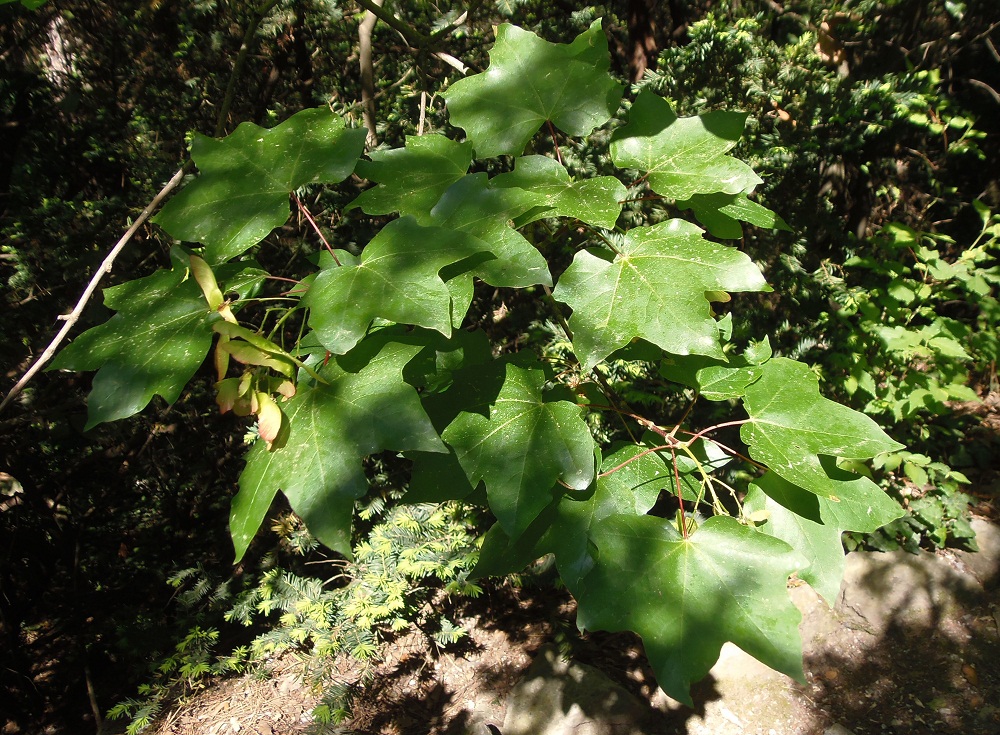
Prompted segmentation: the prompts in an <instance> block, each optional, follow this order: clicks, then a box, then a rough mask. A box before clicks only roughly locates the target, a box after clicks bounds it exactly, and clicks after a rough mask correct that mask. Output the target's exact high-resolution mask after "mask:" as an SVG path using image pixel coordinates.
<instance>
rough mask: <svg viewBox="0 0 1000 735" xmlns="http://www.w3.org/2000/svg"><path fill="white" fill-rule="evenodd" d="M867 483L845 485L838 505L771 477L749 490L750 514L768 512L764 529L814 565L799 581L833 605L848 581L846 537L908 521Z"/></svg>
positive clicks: (893, 503)
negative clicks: (896, 521) (900, 519)
mask: <svg viewBox="0 0 1000 735" xmlns="http://www.w3.org/2000/svg"><path fill="white" fill-rule="evenodd" d="M866 480H867V478H858V479H857V480H855V481H853V482H845V483H843V484H841V485H840V487H839V490H838V492H839V494H838V498H839V500H838V501H837V502H834V501H832V500H829V499H827V498H823V497H820V496H818V495H815V494H814V493H810V492H808V491H806V490H803V489H802V488H800V487H797V486H796V485H793V484H792V483H790V482H788V481H787V480H783V479H781V477H780V476H778V475H777V474H775V473H774V472H768V473H767V474H765V475H764V476H763V477H759V478H758V479H756V480H755V481H754V482H753V483H751V485H750V491H749V492H748V493H747V496H746V499H745V500H744V501H743V510H744V512H745V513H752V512H754V511H764V512H765V513H766V515H767V520H766V521H765V522H764V523H763V524H762V525H761V526H760V527H759V528H760V530H762V531H763V532H764V533H767V534H770V535H772V536H775V537H777V538H780V539H781V540H782V541H784V542H785V543H787V544H788V545H789V546H791V547H792V548H793V549H795V550H796V551H798V552H799V553H801V554H802V555H803V556H804V557H805V558H806V560H807V561H808V562H809V565H808V566H807V567H805V568H803V569H801V570H800V571H799V573H798V576H799V577H800V578H801V579H802V580H804V581H806V582H808V583H809V584H811V585H812V587H813V589H815V590H816V592H818V593H819V594H820V595H821V596H822V597H823V598H824V599H825V600H826V601H827V602H828V603H829V604H830V605H833V604H834V603H835V602H836V599H837V595H838V594H839V592H840V582H841V580H842V579H843V577H844V565H845V562H844V545H843V544H842V543H841V538H840V537H841V534H842V533H843V532H844V531H858V532H860V533H872V532H874V531H876V530H878V529H879V528H881V527H882V526H884V525H885V524H887V523H891V522H892V521H894V520H896V519H897V518H900V517H902V516H903V509H902V508H901V507H900V505H899V503H897V502H896V501H894V500H893V499H892V498H890V497H889V496H888V495H886V494H885V493H884V492H882V490H881V489H880V488H879V487H878V486H877V485H875V484H874V483H873V482H871V481H870V480H868V481H866Z"/></svg>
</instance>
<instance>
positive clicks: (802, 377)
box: [740, 357, 903, 498]
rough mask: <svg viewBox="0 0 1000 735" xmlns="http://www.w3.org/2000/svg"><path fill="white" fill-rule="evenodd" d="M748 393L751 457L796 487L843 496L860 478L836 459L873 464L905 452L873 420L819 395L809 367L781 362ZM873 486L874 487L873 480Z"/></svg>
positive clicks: (745, 433) (745, 430)
mask: <svg viewBox="0 0 1000 735" xmlns="http://www.w3.org/2000/svg"><path fill="white" fill-rule="evenodd" d="M762 367H763V369H764V375H763V376H762V377H761V378H760V379H759V380H758V381H757V382H755V383H752V384H751V385H749V386H748V387H747V389H746V395H745V396H744V398H743V405H744V407H745V408H746V411H747V413H748V414H749V415H750V421H749V422H748V423H746V424H744V425H743V427H742V428H741V430H740V436H741V438H742V439H743V441H744V443H746V445H747V446H748V447H749V451H750V456H751V457H752V458H753V459H755V460H757V461H758V462H762V463H764V464H765V465H767V467H768V468H770V469H771V470H772V471H773V472H775V473H777V474H778V475H780V476H781V477H783V478H784V479H785V480H788V481H789V482H791V483H792V484H794V485H798V486H799V487H802V488H805V489H806V490H809V491H810V492H813V493H816V494H817V495H822V496H824V497H830V498H834V497H839V495H840V492H841V489H842V488H843V487H844V483H845V482H851V481H853V480H854V479H855V478H857V477H858V476H857V475H854V474H851V473H849V472H845V471H843V470H839V469H838V468H837V467H836V464H835V462H834V459H835V458H839V457H843V458H845V459H867V458H870V457H874V456H875V455H877V454H881V453H882V452H892V451H895V450H897V449H901V448H902V446H903V445H901V444H899V443H898V442H895V441H893V440H892V439H890V438H889V437H888V436H886V434H885V432H884V431H882V429H880V428H879V426H878V424H876V423H875V422H874V421H873V420H872V419H870V418H869V417H868V416H865V415H864V414H861V413H858V412H857V411H854V410H852V409H850V408H848V407H847V406H842V405H840V404H839V403H835V402H834V401H831V400H829V399H827V398H823V397H822V396H821V395H820V394H819V379H818V378H817V377H816V374H815V373H813V372H812V371H811V370H810V369H809V366H808V365H805V364H803V363H800V362H796V361H794V360H789V359H788V358H783V357H778V358H774V359H771V360H769V361H768V362H766V363H764V365H763V366H762ZM868 482H871V481H870V480H869V481H868Z"/></svg>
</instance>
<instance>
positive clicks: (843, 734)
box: [823, 723, 854, 735]
mask: <svg viewBox="0 0 1000 735" xmlns="http://www.w3.org/2000/svg"><path fill="white" fill-rule="evenodd" d="M823 735H854V733H853V732H851V731H850V730H848V729H847V728H846V727H844V726H843V725H838V724H837V723H834V724H832V725H830V727H828V728H826V729H825V730H824V731H823Z"/></svg>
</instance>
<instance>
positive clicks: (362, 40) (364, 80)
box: [358, 0, 383, 148]
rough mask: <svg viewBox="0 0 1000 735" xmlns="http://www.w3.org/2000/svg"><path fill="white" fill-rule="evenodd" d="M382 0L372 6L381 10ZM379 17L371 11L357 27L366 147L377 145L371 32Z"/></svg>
mask: <svg viewBox="0 0 1000 735" xmlns="http://www.w3.org/2000/svg"><path fill="white" fill-rule="evenodd" d="M382 2H383V0H373V3H372V6H373V7H376V8H379V9H381V8H382ZM378 19H379V16H378V15H377V14H376V13H374V12H373V11H371V10H368V11H367V12H365V17H364V19H363V20H362V21H361V25H359V26H358V64H359V66H360V67H361V116H362V118H363V119H364V123H365V128H366V129H367V130H368V147H369V148H374V147H375V146H377V145H378V122H377V119H376V118H377V117H378V110H377V109H376V108H375V64H374V62H373V61H372V31H373V30H375V24H376V23H377V22H378Z"/></svg>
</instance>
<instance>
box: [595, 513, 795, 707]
mask: <svg viewBox="0 0 1000 735" xmlns="http://www.w3.org/2000/svg"><path fill="white" fill-rule="evenodd" d="M591 538H592V540H593V543H594V545H595V546H596V549H597V551H596V559H595V563H594V567H593V569H592V570H591V571H590V572H589V573H588V574H587V575H586V576H585V577H584V578H583V581H582V583H581V585H582V590H581V592H580V594H579V595H577V601H578V603H579V612H578V614H577V620H578V622H579V624H580V626H581V627H582V628H586V629H587V630H608V631H618V630H631V631H634V632H636V633H638V634H639V635H640V636H642V642H643V647H644V649H645V652H646V656H647V657H648V658H649V662H650V664H651V665H652V667H653V669H654V671H655V672H656V681H657V683H658V684H659V685H660V686H661V687H662V688H663V690H664V691H665V692H666V693H667V694H669V695H670V696H672V697H674V698H675V699H678V700H680V701H681V702H684V703H685V704H688V705H689V706H690V705H692V704H693V703H692V701H691V695H690V691H689V690H690V686H691V684H692V683H693V682H695V681H698V680H699V679H701V678H702V677H704V676H705V675H706V674H707V673H708V671H709V669H711V668H712V666H713V665H714V664H715V662H716V660H718V657H719V653H720V651H721V650H722V644H723V643H725V642H726V641H732V642H733V643H735V644H736V645H737V646H739V647H740V648H742V649H743V650H744V651H746V652H747V653H749V654H750V655H751V656H753V657H755V658H757V659H758V660H760V661H762V662H763V663H765V664H767V665H768V666H770V667H771V668H773V669H777V670H778V671H781V672H783V673H785V674H788V675H789V676H791V677H793V678H795V679H797V680H799V681H804V677H803V673H802V654H801V643H800V639H799V631H798V626H799V621H800V620H801V615H800V614H799V611H798V610H797V609H796V608H795V606H794V605H793V604H792V602H791V599H790V598H789V596H788V592H787V590H786V584H787V582H788V576H789V575H790V574H791V573H792V572H794V571H796V570H797V569H800V568H802V567H803V566H805V560H804V559H802V557H801V556H800V555H799V554H798V552H796V551H794V550H792V549H791V548H790V547H789V546H788V545H787V544H786V543H784V542H783V541H780V540H778V539H775V538H773V537H771V536H767V535H765V534H762V533H758V532H757V531H754V530H752V529H750V528H747V527H746V526H743V525H741V524H740V523H739V522H738V521H736V520H735V519H733V518H729V517H727V516H714V517H712V518H709V519H708V520H707V521H705V522H704V523H702V524H701V526H700V527H699V528H698V530H697V531H696V532H695V533H694V534H692V535H691V536H690V537H689V538H686V539H685V538H682V537H681V535H680V534H679V533H678V532H677V530H676V529H675V528H674V527H673V526H672V525H671V524H670V523H669V522H666V521H664V520H663V519H660V518H653V517H650V516H642V517H635V516H627V515H613V516H610V517H608V518H605V519H603V520H601V521H598V522H597V523H596V524H594V527H593V528H592V531H591Z"/></svg>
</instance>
